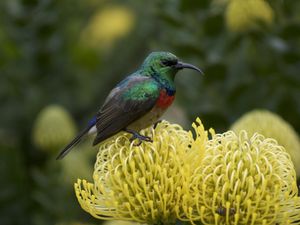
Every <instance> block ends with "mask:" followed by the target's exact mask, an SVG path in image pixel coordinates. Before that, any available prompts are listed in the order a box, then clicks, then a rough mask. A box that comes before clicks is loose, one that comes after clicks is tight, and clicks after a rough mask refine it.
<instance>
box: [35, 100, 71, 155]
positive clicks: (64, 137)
mask: <svg viewBox="0 0 300 225" xmlns="http://www.w3.org/2000/svg"><path fill="white" fill-rule="evenodd" d="M75 134H76V127H75V124H74V121H73V119H72V117H71V116H70V114H69V113H68V112H67V111H66V110H65V109H64V108H63V107H61V106H58V105H49V106H47V107H46V108H44V109H43V110H42V111H41V112H40V113H39V114H38V116H37V119H36V121H35V123H34V127H33V142H34V144H35V145H36V146H37V147H38V148H39V149H41V150H44V151H55V152H56V151H57V150H58V149H60V148H62V147H63V146H64V145H66V144H67V143H68V142H69V141H70V140H71V139H72V138H73V137H74V136H75Z"/></svg>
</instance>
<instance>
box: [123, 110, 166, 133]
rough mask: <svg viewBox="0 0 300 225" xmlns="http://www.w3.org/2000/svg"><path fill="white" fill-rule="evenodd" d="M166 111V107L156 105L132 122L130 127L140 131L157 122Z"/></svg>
mask: <svg viewBox="0 0 300 225" xmlns="http://www.w3.org/2000/svg"><path fill="white" fill-rule="evenodd" d="M165 111H166V109H162V108H159V107H154V108H153V109H152V110H151V111H150V112H148V113H147V114H146V115H144V116H143V117H141V118H140V119H138V120H136V121H134V122H133V123H132V124H130V125H129V126H128V128H129V129H132V130H136V131H140V130H142V129H144V128H147V127H149V126H150V125H152V124H155V123H156V122H157V121H158V120H159V118H160V117H161V116H162V114H163V113H164V112H165Z"/></svg>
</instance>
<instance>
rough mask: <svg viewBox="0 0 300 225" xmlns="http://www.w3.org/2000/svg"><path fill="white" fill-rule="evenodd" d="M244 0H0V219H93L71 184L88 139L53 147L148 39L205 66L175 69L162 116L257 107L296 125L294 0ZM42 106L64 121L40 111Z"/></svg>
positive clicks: (297, 21) (222, 123) (153, 47)
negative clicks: (173, 95) (67, 148)
mask: <svg viewBox="0 0 300 225" xmlns="http://www.w3.org/2000/svg"><path fill="white" fill-rule="evenodd" d="M251 1H252V0H243V1H242V0H214V1H213V0H201V1H192V0H166V1H158V0H153V1H134V0H123V1H121V0H119V1H115V0H113V1H112V0H111V1H108V0H106V1H105V0H64V1H59V0H1V1H0V10H1V11H0V12H1V13H0V73H1V75H0V104H1V110H0V114H1V116H0V171H1V176H0V224H1V225H2V224H3V225H4V224H5V225H11V224H28V225H31V224H33V225H48V224H49V225H50V224H71V223H73V222H75V221H78V222H82V223H90V224H99V223H100V221H97V220H95V219H93V218H91V216H90V215H88V214H87V213H85V212H84V211H83V210H82V209H81V208H80V206H79V205H78V203H77V200H76V197H75V194H74V191H73V182H74V181H76V177H81V178H84V177H83V176H85V175H86V174H87V176H91V173H92V166H93V161H94V158H95V154H96V150H95V149H92V148H91V147H90V142H87V143H86V144H83V145H81V146H80V147H78V148H81V149H78V151H74V153H72V154H70V155H68V157H66V159H64V160H62V161H55V156H56V154H57V153H58V152H59V150H60V148H61V145H62V144H65V142H66V141H68V140H70V136H72V135H73V134H75V132H76V129H77V128H76V127H75V124H76V126H77V127H78V129H80V128H82V127H84V125H85V124H86V123H87V121H88V120H89V118H90V117H91V116H92V115H93V114H94V113H95V112H96V111H97V110H98V109H99V107H100V106H101V104H102V103H103V101H104V98H105V97H106V95H107V93H108V92H109V90H110V89H111V88H112V87H113V86H114V85H115V84H116V83H117V82H118V81H119V80H121V79H122V78H123V77H125V76H126V75H128V74H129V73H131V72H132V71H134V70H135V69H136V68H137V66H138V65H139V64H140V63H141V62H142V61H143V59H144V57H146V56H147V54H148V53H150V52H151V51H161V50H164V51H170V52H172V53H174V54H176V55H177V56H178V57H180V58H181V59H182V60H184V61H186V62H189V63H192V64H194V65H197V66H199V67H200V68H202V69H203V70H204V72H205V76H199V75H198V74H196V73H193V72H191V71H185V72H180V74H179V75H178V76H177V78H176V83H177V90H178V91H177V99H176V102H175V105H174V106H173V108H172V109H171V110H170V112H169V113H168V114H167V116H166V117H167V118H168V119H169V120H170V121H172V122H177V123H180V124H181V125H182V126H184V127H185V128H189V127H190V123H191V122H192V121H194V119H195V118H196V117H197V116H199V117H200V118H201V120H202V121H203V123H204V125H205V126H206V127H207V128H208V127H213V128H215V130H216V131H217V132H222V131H225V130H226V129H228V128H229V127H230V125H231V124H232V123H233V122H234V121H235V120H236V119H237V118H239V117H240V116H241V115H243V114H244V113H246V112H248V111H250V110H252V109H256V108H264V109H269V110H270V111H272V112H275V113H277V114H279V115H280V116H281V117H282V118H284V119H285V120H286V121H288V122H289V123H290V124H291V125H292V126H293V127H294V128H295V130H296V131H297V132H298V134H299V133H300V120H299V118H300V74H299V73H300V14H299V12H300V2H298V1H292V0H272V1H271V0H270V1H267V0H253V1H252V3H249V2H251ZM53 104H54V105H56V106H53ZM50 105H52V106H50ZM57 105H58V106H59V107H58V106H57ZM48 106H50V109H49V107H48ZM45 107H48V108H46V111H43V112H44V114H47V113H46V112H49V111H50V113H48V114H51V113H52V114H51V115H49V116H48V117H49V118H58V119H57V121H61V120H62V121H65V122H61V123H60V122H59V123H58V122H57V123H53V121H52V122H51V121H50V122H49V120H47V118H46V119H45V118H44V119H43V118H42V117H43V116H42V114H40V112H41V110H43V109H45ZM47 109H48V111H47ZM51 110H52V111H51ZM44 116H45V117H47V116H46V115H44ZM64 118H67V119H64ZM41 120H43V121H44V122H43V124H44V125H40V124H38V123H39V121H41ZM45 121H46V122H45ZM47 121H48V122H47ZM40 123H42V122H40ZM39 126H42V128H38V127H39ZM48 128H49V129H48ZM35 130H38V131H36V133H34V132H35ZM54 134H55V135H57V136H55V135H54ZM48 137H49V138H50V139H51V137H52V138H53V139H57V138H58V137H59V138H61V139H60V141H61V142H60V143H58V144H57V143H50V144H49V143H46V142H47V141H46V142H45V141H43V140H44V139H45V138H46V139H47V138H48ZM39 138H40V139H39ZM43 138H44V139H43ZM37 139H38V140H37ZM39 140H42V141H39ZM79 150H82V151H79ZM80 152H84V153H80ZM71 155H72V156H71ZM86 178H88V177H86Z"/></svg>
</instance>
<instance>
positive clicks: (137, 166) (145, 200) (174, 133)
mask: <svg viewBox="0 0 300 225" xmlns="http://www.w3.org/2000/svg"><path fill="white" fill-rule="evenodd" d="M195 127H196V126H195ZM199 132H201V134H199ZM196 133H197V139H196V140H198V139H199V138H202V141H205V140H207V135H206V133H205V131H204V129H198V130H196ZM143 134H144V135H147V136H150V137H153V143H149V142H143V143H142V144H141V145H140V146H134V144H133V143H130V142H129V138H130V135H127V134H120V135H119V136H118V137H117V138H116V139H115V140H114V139H110V140H108V141H105V142H104V143H103V144H102V145H101V146H100V149H99V153H98V156H97V162H96V164H95V171H94V176H93V178H94V184H92V183H88V182H86V181H85V180H78V182H77V183H76V184H75V190H76V195H77V198H78V200H79V203H80V205H81V207H82V208H83V209H84V210H86V211H87V212H89V213H90V214H91V215H92V216H94V217H96V218H100V219H119V220H134V221H137V222H141V223H148V224H159V223H162V224H172V223H174V222H175V220H176V214H177V213H176V210H177V209H178V208H179V207H178V206H179V205H180V204H181V201H182V197H183V195H184V193H185V192H188V186H189V179H190V169H189V167H190V166H189V165H190V164H195V165H197V164H198V162H199V160H201V157H200V155H201V154H199V155H198V156H197V155H196V152H198V153H199V152H200V151H201V149H200V148H198V149H196V148H195V145H194V144H193V142H194V139H193V137H192V134H191V133H190V132H187V131H184V130H183V129H182V128H181V127H180V126H179V125H174V124H170V123H168V122H165V121H163V122H162V123H159V124H158V126H157V127H156V129H155V130H154V129H152V128H150V129H147V130H144V133H143ZM205 135H206V136H205ZM191 148H193V149H195V153H194V154H188V155H187V151H189V150H190V149H191ZM193 156H196V157H195V158H193V159H192V157H193ZM187 159H192V160H193V161H189V162H188V163H187V162H186V161H187Z"/></svg>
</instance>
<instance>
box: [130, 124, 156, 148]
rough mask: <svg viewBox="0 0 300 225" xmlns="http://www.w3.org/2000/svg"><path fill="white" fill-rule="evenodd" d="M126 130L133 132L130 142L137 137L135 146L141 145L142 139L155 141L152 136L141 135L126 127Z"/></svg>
mask: <svg viewBox="0 0 300 225" xmlns="http://www.w3.org/2000/svg"><path fill="white" fill-rule="evenodd" d="M125 131H126V132H128V133H130V134H132V137H131V138H130V139H129V141H130V142H133V141H134V140H136V139H137V140H138V143H137V144H134V146H140V145H141V144H142V141H147V142H153V140H152V139H151V138H150V137H148V136H144V135H141V134H139V133H138V132H136V131H134V130H131V129H127V128H126V129H125Z"/></svg>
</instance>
